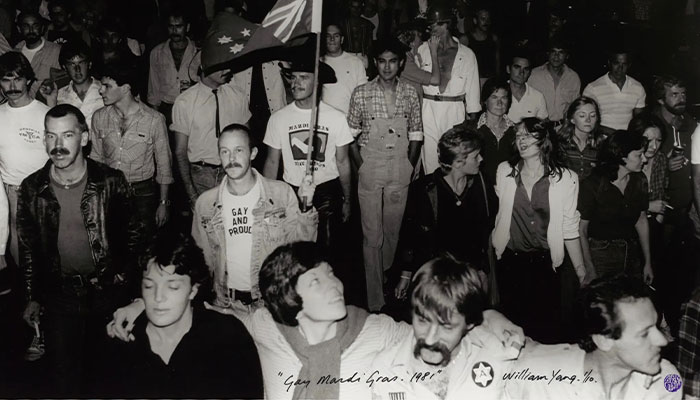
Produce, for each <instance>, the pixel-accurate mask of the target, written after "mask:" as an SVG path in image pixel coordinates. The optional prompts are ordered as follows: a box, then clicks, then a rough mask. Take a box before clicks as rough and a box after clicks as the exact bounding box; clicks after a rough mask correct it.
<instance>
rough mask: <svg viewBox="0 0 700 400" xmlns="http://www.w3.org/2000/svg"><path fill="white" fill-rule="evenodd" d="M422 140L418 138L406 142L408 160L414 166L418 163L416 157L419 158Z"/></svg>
mask: <svg viewBox="0 0 700 400" xmlns="http://www.w3.org/2000/svg"><path fill="white" fill-rule="evenodd" d="M422 144H423V142H421V141H420V140H411V141H410V142H408V160H409V161H410V162H411V165H413V166H414V167H415V166H416V164H417V163H418V158H420V148H421V145H422Z"/></svg>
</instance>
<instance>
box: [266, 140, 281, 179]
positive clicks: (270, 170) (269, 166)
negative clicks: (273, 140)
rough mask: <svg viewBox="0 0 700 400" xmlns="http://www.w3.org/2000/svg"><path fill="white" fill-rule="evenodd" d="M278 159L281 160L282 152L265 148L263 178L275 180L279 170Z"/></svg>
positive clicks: (268, 147)
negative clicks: (265, 156)
mask: <svg viewBox="0 0 700 400" xmlns="http://www.w3.org/2000/svg"><path fill="white" fill-rule="evenodd" d="M280 158H282V150H280V149H274V148H272V147H270V146H267V158H266V159H265V166H264V167H263V176H264V177H265V178H267V179H277V173H278V172H279V169H280Z"/></svg>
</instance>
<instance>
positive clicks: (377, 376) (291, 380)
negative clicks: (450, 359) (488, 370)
mask: <svg viewBox="0 0 700 400" xmlns="http://www.w3.org/2000/svg"><path fill="white" fill-rule="evenodd" d="M440 373H442V370H441V369H439V370H437V372H414V373H413V375H411V377H410V378H409V379H408V381H409V382H425V381H428V380H431V379H433V378H434V377H436V376H437V375H439V374H440ZM367 375H368V374H367V373H359V372H357V371H355V372H354V373H353V374H352V375H350V376H348V377H335V376H332V375H330V374H329V375H324V376H322V377H320V378H318V379H317V380H316V381H315V382H312V381H311V380H309V379H299V378H295V377H294V375H287V376H286V378H285V379H284V385H285V386H287V392H289V391H290V390H291V389H292V388H294V387H296V386H304V387H306V388H308V387H309V385H311V384H315V385H335V384H349V383H364V384H366V385H367V386H369V387H372V385H374V384H375V383H392V382H396V381H401V382H405V379H404V378H401V377H399V376H397V375H382V374H381V373H380V372H379V371H378V370H374V371H372V373H370V374H369V376H367ZM277 376H279V377H280V378H284V377H285V374H283V373H282V372H281V371H280V372H278V373H277ZM365 376H367V378H366V379H364V377H365ZM363 379H364V380H363Z"/></svg>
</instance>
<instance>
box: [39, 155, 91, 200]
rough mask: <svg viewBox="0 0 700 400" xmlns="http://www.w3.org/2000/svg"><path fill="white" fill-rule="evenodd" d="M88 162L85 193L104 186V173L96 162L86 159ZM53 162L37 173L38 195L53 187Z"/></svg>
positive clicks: (47, 162)
mask: <svg viewBox="0 0 700 400" xmlns="http://www.w3.org/2000/svg"><path fill="white" fill-rule="evenodd" d="M85 161H87V182H86V183H85V192H87V191H88V190H94V189H96V188H97V187H98V186H100V185H104V180H105V176H104V172H103V171H102V169H101V168H100V167H99V166H98V164H97V162H96V161H93V160H92V159H91V158H86V159H85ZM52 165H53V161H51V159H49V160H48V161H46V164H44V166H43V167H42V168H41V169H40V170H38V171H37V172H36V173H37V180H36V183H37V187H38V190H37V193H39V194H41V193H43V192H45V191H46V190H47V189H49V188H50V187H51V176H50V174H51V166H52Z"/></svg>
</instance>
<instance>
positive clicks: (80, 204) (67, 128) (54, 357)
mask: <svg viewBox="0 0 700 400" xmlns="http://www.w3.org/2000/svg"><path fill="white" fill-rule="evenodd" d="M44 124H45V131H46V132H45V134H44V140H43V143H44V145H45V151H46V153H48V154H49V157H50V160H49V161H48V162H47V163H46V164H45V165H44V167H43V168H40V169H39V170H38V171H36V172H34V173H33V174H31V175H29V176H28V177H27V178H26V179H24V181H22V185H21V187H20V189H19V200H18V205H17V226H18V228H17V231H18V236H19V248H20V259H19V266H20V268H21V269H22V270H23V271H24V277H25V287H26V291H27V292H26V295H27V302H28V303H27V305H26V308H25V311H24V319H25V321H26V322H27V323H28V324H29V325H30V326H32V325H33V324H34V323H35V322H38V321H39V319H40V318H41V322H42V327H43V329H44V332H45V343H46V352H47V354H46V355H47V358H48V360H47V361H48V364H47V367H48V369H49V373H50V375H51V377H52V378H53V382H52V383H53V384H54V385H55V387H52V389H54V390H51V391H50V392H49V393H50V394H51V395H52V396H58V397H63V396H68V397H73V396H81V395H84V392H82V391H81V389H83V388H84V387H83V384H84V383H86V382H91V381H92V379H90V376H89V374H90V372H92V371H94V369H93V367H94V366H95V365H94V363H96V362H98V361H99V359H100V357H99V355H98V353H99V349H100V348H101V344H100V341H101V340H102V338H103V337H104V331H103V329H104V322H103V320H104V318H105V316H107V315H109V313H110V312H111V311H112V310H114V307H115V306H118V305H119V304H120V303H121V301H120V300H121V299H122V298H123V297H124V296H125V295H126V293H124V292H125V290H126V286H125V280H126V278H127V276H129V275H130V274H134V272H136V268H135V260H134V258H133V256H134V255H136V254H137V253H136V248H137V246H139V244H138V242H137V238H138V234H139V232H138V231H139V230H140V224H138V222H136V220H135V219H133V218H130V217H131V215H132V214H131V197H132V196H131V191H130V189H129V186H128V183H127V181H126V179H125V177H124V174H123V173H122V172H120V171H118V170H114V169H112V168H109V167H108V166H106V165H104V164H100V163H97V162H95V161H92V160H89V159H86V158H85V156H84V155H83V147H84V146H85V145H87V143H88V128H87V125H86V123H85V116H83V114H82V113H81V112H80V110H78V109H77V108H75V107H74V106H72V105H69V104H61V105H58V106H56V107H54V108H52V109H51V110H49V111H48V112H47V113H46V118H45V120H44ZM42 307H43V313H42V311H41V309H42Z"/></svg>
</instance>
